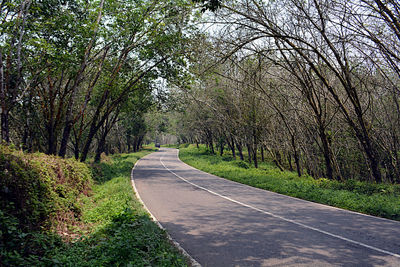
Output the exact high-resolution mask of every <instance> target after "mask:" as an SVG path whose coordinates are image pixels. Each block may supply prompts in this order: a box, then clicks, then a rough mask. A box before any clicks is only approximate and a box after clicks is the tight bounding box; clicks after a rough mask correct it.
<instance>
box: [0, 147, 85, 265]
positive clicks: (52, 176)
mask: <svg viewBox="0 0 400 267" xmlns="http://www.w3.org/2000/svg"><path fill="white" fill-rule="evenodd" d="M0 170H1V172H0V215H1V216H0V218H1V220H2V221H1V222H0V248H1V254H0V262H7V261H10V260H11V259H14V261H16V262H18V260H17V259H20V261H23V258H26V259H28V258H30V261H32V260H34V258H35V257H33V256H32V255H37V257H40V256H43V254H44V248H45V247H46V246H48V245H49V244H51V243H54V242H55V241H54V240H55V237H54V235H52V234H51V233H50V232H51V231H53V232H58V233H59V234H62V235H63V236H68V235H69V228H70V225H74V224H78V223H79V217H80V215H81V208H80V204H79V201H78V199H79V197H80V196H81V195H82V194H83V195H87V194H88V193H89V191H90V188H91V181H92V180H91V174H90V171H89V169H88V168H87V166H86V165H85V164H83V163H79V162H77V161H75V160H71V159H60V158H57V157H55V156H48V155H44V154H41V153H35V154H24V153H23V152H21V151H18V150H15V149H13V148H11V147H7V146H4V145H0ZM42 233H43V234H42ZM33 236H36V239H37V240H41V242H39V243H38V242H33V241H32V240H33V239H32V238H33ZM39 237H40V238H39ZM56 239H57V238H56ZM57 242H58V241H57ZM46 244H47V245H46ZM32 257H33V258H32ZM30 261H28V262H30Z"/></svg>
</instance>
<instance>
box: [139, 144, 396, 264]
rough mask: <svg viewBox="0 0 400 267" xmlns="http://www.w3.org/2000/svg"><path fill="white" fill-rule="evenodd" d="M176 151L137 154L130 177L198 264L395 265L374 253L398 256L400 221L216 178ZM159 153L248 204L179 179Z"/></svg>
mask: <svg viewBox="0 0 400 267" xmlns="http://www.w3.org/2000/svg"><path fill="white" fill-rule="evenodd" d="M174 153H176V152H175V151H167V153H165V154H164V155H163V156H162V154H158V155H154V156H152V157H148V158H145V159H143V160H142V162H141V164H140V165H139V168H137V169H136V170H135V172H134V179H135V180H137V181H138V184H139V185H140V190H139V192H140V194H141V196H142V198H143V200H144V202H145V203H146V205H148V207H149V208H150V210H151V211H152V213H153V214H154V215H155V216H156V218H158V219H159V220H160V222H161V223H162V225H163V226H164V227H166V228H167V229H168V231H169V232H170V234H171V235H172V236H173V238H175V239H176V240H177V241H178V242H179V243H181V245H182V246H183V247H184V248H185V249H186V250H187V251H188V252H189V254H190V255H192V256H193V257H194V258H195V259H196V260H198V261H199V262H200V263H201V264H203V265H204V266H400V260H399V259H398V258H395V257H393V256H390V255H389V254H387V253H386V254H385V253H382V251H379V249H381V250H387V251H389V252H393V253H397V254H398V252H399V251H400V246H399V244H400V223H398V222H394V221H389V220H384V219H380V218H375V217H370V216H364V215H360V214H357V213H351V212H348V211H344V210H340V209H335V208H332V207H328V206H324V205H319V204H315V203H311V202H307V201H303V200H299V199H295V198H290V197H287V196H283V195H279V194H276V193H272V192H268V191H265V190H261V189H256V188H252V187H249V186H246V185H242V184H238V183H235V182H232V181H228V180H224V179H220V178H218V177H215V176H213V175H209V174H205V173H203V172H201V171H198V170H195V169H193V168H191V167H188V166H187V165H184V164H181V163H180V162H179V161H178V160H177V159H176V154H174ZM160 156H162V162H163V163H164V164H165V165H166V166H167V167H168V168H169V169H170V170H172V171H173V172H174V173H175V174H177V175H178V176H180V177H184V178H185V179H187V180H189V181H190V182H192V183H195V184H197V185H199V186H201V187H204V188H207V189H208V190H211V191H213V192H216V193H217V194H220V195H222V196H226V197H229V198H231V199H234V200H235V201H239V202H241V203H244V204H245V205H248V206H244V205H241V204H239V203H234V202H232V201H229V200H227V199H224V198H221V197H218V196H216V195H213V194H210V193H209V192H206V191H204V190H202V189H200V188H198V187H195V186H193V185H190V184H188V183H186V182H185V181H183V180H182V179H178V178H177V177H176V176H174V175H173V174H172V173H170V172H168V171H167V170H166V169H165V168H164V167H163V166H162V165H161V164H160ZM263 211H265V212H266V213H267V214H265V212H263ZM271 215H272V216H271ZM305 226H306V227H305ZM315 229H317V230H315ZM327 233H328V234H327ZM334 235H337V237H335V236H334ZM338 237H339V238H338ZM340 237H342V238H340ZM344 239H349V240H354V242H349V241H346V240H344ZM357 242H359V243H362V244H365V245H366V246H372V247H376V248H377V249H378V250H374V249H371V248H368V247H366V246H362V245H360V244H357Z"/></svg>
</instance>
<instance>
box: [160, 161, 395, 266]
mask: <svg viewBox="0 0 400 267" xmlns="http://www.w3.org/2000/svg"><path fill="white" fill-rule="evenodd" d="M164 155H165V153H163V155H162V156H161V157H160V162H161V164H162V165H163V166H164V168H165V169H166V170H167V171H169V172H170V173H172V174H173V175H175V176H176V177H178V178H179V179H181V180H182V181H184V182H186V183H188V184H191V185H193V186H195V187H197V188H200V189H202V190H204V191H207V192H209V193H211V194H213V195H216V196H219V197H221V198H223V199H226V200H229V201H231V202H233V203H236V204H239V205H241V206H244V207H247V208H250V209H253V210H256V211H259V212H261V213H264V214H267V215H269V216H272V217H275V218H278V219H281V220H283V221H286V222H289V223H293V224H295V225H298V226H301V227H304V228H306V229H309V230H313V231H316V232H318V233H322V234H325V235H328V236H331V237H334V238H337V239H341V240H344V241H347V242H349V243H353V244H356V245H359V246H362V247H365V248H369V249H372V250H375V251H378V252H381V253H384V254H387V255H390V256H393V257H397V258H400V255H399V254H396V253H393V252H390V251H387V250H384V249H380V248H377V247H374V246H370V245H367V244H364V243H361V242H358V241H355V240H352V239H349V238H346V237H343V236H340V235H335V234H332V233H329V232H327V231H324V230H321V229H318V228H315V227H312V226H309V225H306V224H304V223H301V222H297V221H294V220H291V219H287V218H285V217H282V216H279V215H276V214H273V213H271V212H268V211H265V210H262V209H259V208H256V207H253V206H251V205H248V204H246V203H243V202H240V201H237V200H235V199H232V198H230V197H227V196H224V195H221V194H219V193H217V192H214V191H211V190H209V189H207V188H205V187H202V186H200V185H197V184H195V183H192V182H190V181H188V180H186V179H185V178H183V177H181V176H180V175H178V174H176V173H175V172H173V171H171V170H170V169H169V168H168V167H167V166H165V164H164V162H163V161H162V158H163V157H164Z"/></svg>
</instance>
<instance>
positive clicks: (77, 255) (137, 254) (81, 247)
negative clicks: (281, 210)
mask: <svg viewBox="0 0 400 267" xmlns="http://www.w3.org/2000/svg"><path fill="white" fill-rule="evenodd" d="M152 151H155V149H148V150H146V151H141V152H138V153H132V154H122V155H115V156H113V157H112V158H111V160H110V161H108V162H103V163H100V164H98V165H97V166H96V169H97V170H96V180H97V181H98V183H97V184H96V185H94V186H93V195H92V196H91V197H87V198H86V199H84V205H83V214H82V220H83V221H84V222H85V223H86V224H88V225H91V226H92V230H91V233H90V234H89V235H88V236H87V237H84V238H81V239H80V240H78V241H76V242H74V243H71V244H68V245H66V246H65V247H64V248H63V249H61V250H59V251H57V253H56V255H54V256H53V259H52V260H53V262H54V263H57V264H61V265H72V266H104V265H107V266H111V265H112V266H114V265H116V266H119V265H127V266H186V262H185V259H184V258H183V256H182V255H180V254H179V253H178V252H177V251H176V249H175V248H173V247H172V246H171V244H169V242H168V241H167V239H166V236H165V233H164V232H163V231H162V230H160V229H159V228H158V227H157V225H156V224H155V223H154V222H152V221H151V219H150V218H149V216H148V214H147V213H146V212H145V211H144V209H143V207H142V206H141V204H140V203H139V201H138V200H137V199H136V198H135V197H134V194H133V191H132V187H131V184H130V173H131V169H132V166H133V164H134V163H135V162H136V161H137V160H138V159H139V158H140V157H142V156H144V155H146V154H148V153H149V152H152Z"/></svg>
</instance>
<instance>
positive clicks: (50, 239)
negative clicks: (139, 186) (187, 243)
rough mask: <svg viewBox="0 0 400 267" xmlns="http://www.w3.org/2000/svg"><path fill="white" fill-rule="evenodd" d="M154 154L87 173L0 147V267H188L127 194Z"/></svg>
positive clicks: (68, 163) (69, 163)
mask: <svg viewBox="0 0 400 267" xmlns="http://www.w3.org/2000/svg"><path fill="white" fill-rule="evenodd" d="M152 151H154V150H153V149H145V150H143V151H141V152H137V153H131V154H119V155H113V156H110V157H107V156H105V155H104V154H103V156H102V161H101V163H96V164H92V165H86V164H84V163H79V162H77V161H76V160H70V159H61V158H58V157H54V156H47V155H44V154H41V153H35V154H24V153H22V152H20V151H19V150H15V149H12V148H10V147H7V146H0V167H1V169H2V170H5V171H4V172H1V173H0V208H1V209H0V266H3V265H4V266H54V265H56V266H57V265H61V266H120V265H123V266H186V260H185V258H184V257H183V256H182V255H181V254H179V252H178V251H177V250H176V249H175V248H174V247H173V246H172V245H171V244H170V243H169V242H168V240H167V238H166V235H165V232H164V231H163V230H161V229H159V228H158V227H157V225H156V224H155V223H154V222H152V221H151V219H150V217H149V216H148V214H147V213H146V212H145V210H144V209H143V207H142V206H141V204H140V203H139V201H138V200H137V199H136V198H135V196H134V193H133V191H132V187H131V184H130V173H131V169H132V166H133V164H134V163H135V162H136V161H137V160H138V159H139V158H140V157H142V156H144V155H146V154H148V153H150V152H152Z"/></svg>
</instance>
